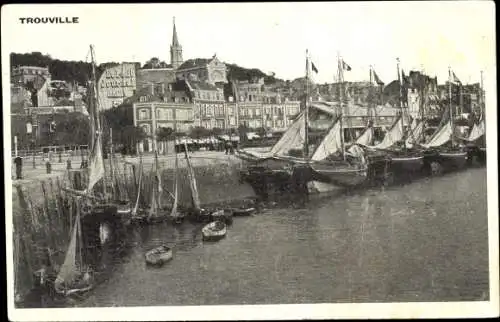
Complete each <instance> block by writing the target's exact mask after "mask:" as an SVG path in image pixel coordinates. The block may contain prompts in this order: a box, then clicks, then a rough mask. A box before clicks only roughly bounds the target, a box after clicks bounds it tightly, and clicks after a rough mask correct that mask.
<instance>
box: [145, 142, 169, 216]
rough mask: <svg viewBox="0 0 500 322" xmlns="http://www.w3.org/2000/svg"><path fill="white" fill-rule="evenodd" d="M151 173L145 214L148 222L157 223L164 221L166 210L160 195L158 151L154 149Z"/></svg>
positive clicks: (161, 191) (161, 193)
mask: <svg viewBox="0 0 500 322" xmlns="http://www.w3.org/2000/svg"><path fill="white" fill-rule="evenodd" d="M151 175H152V178H153V180H152V189H151V202H150V204H149V205H150V207H149V210H148V215H147V218H146V220H147V222H148V223H158V222H161V221H164V220H165V219H166V212H167V210H166V209H164V207H163V206H162V195H163V187H162V179H161V171H160V165H159V162H158V151H157V150H156V149H155V154H154V159H153V166H152V168H151Z"/></svg>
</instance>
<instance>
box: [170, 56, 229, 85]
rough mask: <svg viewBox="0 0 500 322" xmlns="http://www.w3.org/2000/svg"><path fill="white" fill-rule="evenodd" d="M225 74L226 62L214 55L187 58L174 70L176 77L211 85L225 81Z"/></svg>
mask: <svg viewBox="0 0 500 322" xmlns="http://www.w3.org/2000/svg"><path fill="white" fill-rule="evenodd" d="M226 74H227V68H226V64H224V63H223V62H221V61H220V60H219V59H218V58H217V56H216V55H214V56H213V57H212V58H210V59H205V58H196V59H188V60H186V61H185V62H184V63H182V65H180V66H179V68H178V69H177V70H176V71H175V76H176V77H177V79H180V80H192V81H198V82H205V83H209V84H212V85H215V84H217V83H227V77H226Z"/></svg>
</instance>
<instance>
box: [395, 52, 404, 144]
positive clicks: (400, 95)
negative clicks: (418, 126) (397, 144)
mask: <svg viewBox="0 0 500 322" xmlns="http://www.w3.org/2000/svg"><path fill="white" fill-rule="evenodd" d="M396 61H397V64H396V68H397V71H398V82H399V111H400V113H401V122H402V124H403V127H404V124H405V119H404V113H403V93H402V92H403V84H402V82H401V75H400V73H399V57H398V58H396ZM403 133H404V132H403ZM404 147H405V148H406V139H405V140H404Z"/></svg>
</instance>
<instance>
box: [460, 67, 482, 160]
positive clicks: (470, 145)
mask: <svg viewBox="0 0 500 322" xmlns="http://www.w3.org/2000/svg"><path fill="white" fill-rule="evenodd" d="M480 92H481V93H480V95H479V98H480V111H481V113H480V117H479V120H478V121H475V122H474V125H473V126H472V129H471V131H470V132H469V135H468V136H467V137H466V138H464V141H465V142H467V151H468V157H469V161H472V159H474V157H476V158H478V161H479V162H480V163H482V164H484V163H485V162H486V121H485V118H484V115H485V105H484V91H483V73H482V72H481V89H480Z"/></svg>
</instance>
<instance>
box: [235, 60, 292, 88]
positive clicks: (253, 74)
mask: <svg viewBox="0 0 500 322" xmlns="http://www.w3.org/2000/svg"><path fill="white" fill-rule="evenodd" d="M226 67H227V70H228V73H227V78H228V80H239V81H245V80H248V81H249V80H252V79H253V78H261V77H263V78H264V83H265V84H274V83H276V82H280V81H281V82H283V80H282V79H279V78H275V77H274V75H267V74H266V73H264V72H263V71H261V70H260V69H257V68H245V67H241V66H238V65H236V64H229V63H226Z"/></svg>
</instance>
